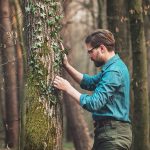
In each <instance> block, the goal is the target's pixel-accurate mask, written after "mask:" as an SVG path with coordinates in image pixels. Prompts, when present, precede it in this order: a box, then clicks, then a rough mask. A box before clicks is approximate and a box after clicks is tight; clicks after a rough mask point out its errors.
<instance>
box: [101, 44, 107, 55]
mask: <svg viewBox="0 0 150 150" xmlns="http://www.w3.org/2000/svg"><path fill="white" fill-rule="evenodd" d="M100 48H101V53H105V50H106V47H105V46H104V45H100Z"/></svg>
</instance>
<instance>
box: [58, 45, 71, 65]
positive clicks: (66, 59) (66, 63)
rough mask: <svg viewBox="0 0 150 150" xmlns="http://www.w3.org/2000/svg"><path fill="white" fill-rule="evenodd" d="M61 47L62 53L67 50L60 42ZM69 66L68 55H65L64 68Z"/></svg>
mask: <svg viewBox="0 0 150 150" xmlns="http://www.w3.org/2000/svg"><path fill="white" fill-rule="evenodd" d="M60 47H61V49H62V51H64V50H65V48H64V45H63V44H62V43H61V42H60ZM68 64H69V62H68V58H67V55H66V54H64V57H63V66H64V67H67V65H68Z"/></svg>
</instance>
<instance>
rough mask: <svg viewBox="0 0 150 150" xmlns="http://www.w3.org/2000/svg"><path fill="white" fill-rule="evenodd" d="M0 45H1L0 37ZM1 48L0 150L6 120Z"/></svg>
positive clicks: (2, 146) (2, 144)
mask: <svg viewBox="0 0 150 150" xmlns="http://www.w3.org/2000/svg"><path fill="white" fill-rule="evenodd" d="M0 24H1V23H0ZM0 30H1V29H0ZM0 43H2V39H1V37H0ZM1 46H2V45H1ZM1 46H0V149H2V148H4V147H5V138H6V137H5V124H4V120H6V114H5V88H4V85H5V83H4V72H3V63H2V47H1Z"/></svg>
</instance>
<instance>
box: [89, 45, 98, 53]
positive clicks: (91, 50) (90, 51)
mask: <svg viewBox="0 0 150 150" xmlns="http://www.w3.org/2000/svg"><path fill="white" fill-rule="evenodd" d="M98 47H99V46H95V47H93V48H91V49H89V50H87V52H88V54H91V53H92V52H93V50H94V49H95V48H98Z"/></svg>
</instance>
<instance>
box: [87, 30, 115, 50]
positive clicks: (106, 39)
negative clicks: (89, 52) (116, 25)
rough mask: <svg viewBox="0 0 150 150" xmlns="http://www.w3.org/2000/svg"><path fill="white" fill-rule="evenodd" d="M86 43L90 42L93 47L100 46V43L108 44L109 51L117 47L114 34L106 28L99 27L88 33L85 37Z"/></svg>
mask: <svg viewBox="0 0 150 150" xmlns="http://www.w3.org/2000/svg"><path fill="white" fill-rule="evenodd" d="M85 43H86V44H90V45H91V46H92V47H95V48H96V47H99V46H100V44H103V45H105V46H106V48H107V49H108V51H112V50H114V49H115V38H114V36H113V34H112V33H111V32H110V31H109V30H106V29H98V30H96V31H95V32H93V33H92V34H90V35H88V36H87V37H86V39H85Z"/></svg>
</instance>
